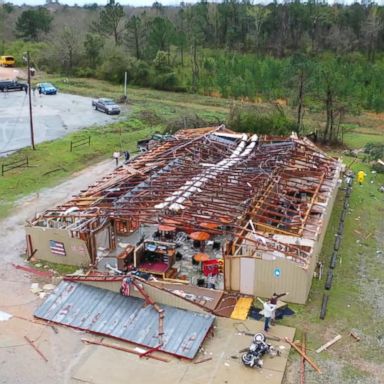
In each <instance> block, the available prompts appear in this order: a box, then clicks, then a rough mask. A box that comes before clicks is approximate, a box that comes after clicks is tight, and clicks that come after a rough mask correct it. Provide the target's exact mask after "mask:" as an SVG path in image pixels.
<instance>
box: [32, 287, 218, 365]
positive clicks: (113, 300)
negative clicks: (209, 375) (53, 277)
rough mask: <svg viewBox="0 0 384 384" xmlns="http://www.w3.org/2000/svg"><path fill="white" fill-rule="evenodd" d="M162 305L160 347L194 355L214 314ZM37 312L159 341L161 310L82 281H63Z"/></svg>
mask: <svg viewBox="0 0 384 384" xmlns="http://www.w3.org/2000/svg"><path fill="white" fill-rule="evenodd" d="M160 307H161V308H162V309H163V310H164V344H163V345H162V346H161V347H160V348H159V351H163V352H167V353H170V354H173V355H176V356H180V357H185V358H188V359H193V358H194V357H195V355H196V353H197V352H198V350H199V348H200V346H201V344H202V342H203V341H204V339H205V337H206V335H207V333H208V331H209V329H210V328H211V326H212V324H213V321H214V319H215V317H214V316H212V315H210V314H205V313H197V312H192V311H186V310H183V309H179V308H173V307H169V306H167V305H160ZM34 315H35V316H36V317H38V318H41V319H44V320H47V321H50V322H55V323H59V324H63V325H67V326H69V327H72V328H76V329H82V330H87V331H90V332H93V333H97V334H100V335H103V336H111V337H114V338H117V339H120V340H124V341H130V342H132V343H134V344H137V345H142V346H145V347H149V348H156V347H158V345H159V338H158V332H159V314H158V312H157V311H156V310H155V309H154V308H153V307H152V306H151V305H147V306H144V300H141V299H138V298H135V297H126V296H122V295H120V294H118V293H115V292H112V291H109V290H105V289H100V288H96V287H92V286H89V285H85V284H81V283H75V282H69V281H63V282H61V283H60V285H58V286H57V288H56V289H55V290H54V292H53V293H52V294H51V295H50V296H49V297H48V298H47V300H45V302H44V303H43V304H42V305H41V306H40V307H39V308H38V309H37V310H36V312H35V314H34Z"/></svg>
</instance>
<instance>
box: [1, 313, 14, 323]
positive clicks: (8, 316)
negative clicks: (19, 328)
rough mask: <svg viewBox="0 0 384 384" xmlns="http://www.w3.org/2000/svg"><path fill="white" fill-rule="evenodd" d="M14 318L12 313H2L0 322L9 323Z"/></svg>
mask: <svg viewBox="0 0 384 384" xmlns="http://www.w3.org/2000/svg"><path fill="white" fill-rule="evenodd" d="M11 317H12V315H11V314H10V313H7V312H3V311H0V321H7V320H9V319H10V318H11Z"/></svg>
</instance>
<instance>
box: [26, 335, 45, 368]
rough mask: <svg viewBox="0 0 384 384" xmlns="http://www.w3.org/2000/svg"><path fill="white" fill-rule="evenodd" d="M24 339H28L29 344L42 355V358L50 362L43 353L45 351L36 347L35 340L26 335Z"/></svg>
mask: <svg viewBox="0 0 384 384" xmlns="http://www.w3.org/2000/svg"><path fill="white" fill-rule="evenodd" d="M24 339H25V340H27V341H28V343H29V345H30V346H31V347H32V348H33V349H34V350H35V351H36V352H37V353H38V354H39V355H40V356H41V358H42V359H43V360H44V361H45V362H46V363H48V359H47V358H46V357H45V356H44V355H43V353H42V352H41V351H40V350H39V349H38V348H37V347H36V345H35V344H34V342H33V341H32V340H31V339H30V338H29V337H28V336H24Z"/></svg>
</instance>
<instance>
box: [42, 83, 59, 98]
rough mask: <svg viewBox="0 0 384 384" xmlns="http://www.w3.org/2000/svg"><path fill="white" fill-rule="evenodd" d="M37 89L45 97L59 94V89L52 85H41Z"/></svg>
mask: <svg viewBox="0 0 384 384" xmlns="http://www.w3.org/2000/svg"><path fill="white" fill-rule="evenodd" d="M37 89H38V90H40V92H41V93H43V94H44V95H56V93H57V88H56V87H54V86H53V85H52V84H51V83H39V84H37Z"/></svg>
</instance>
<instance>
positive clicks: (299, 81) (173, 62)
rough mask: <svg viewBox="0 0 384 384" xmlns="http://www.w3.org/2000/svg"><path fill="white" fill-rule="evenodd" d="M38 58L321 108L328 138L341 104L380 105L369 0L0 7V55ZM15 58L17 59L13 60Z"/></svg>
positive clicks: (62, 69)
mask: <svg viewBox="0 0 384 384" xmlns="http://www.w3.org/2000/svg"><path fill="white" fill-rule="evenodd" d="M26 49H29V50H30V51H31V53H32V55H31V56H32V59H33V62H34V65H35V67H36V68H38V69H41V70H45V71H47V72H55V73H63V74H67V75H75V76H82V77H96V78H100V79H106V80H109V81H112V82H121V81H123V78H124V72H127V74H128V81H129V83H130V84H134V85H139V86H145V87H152V88H156V89H162V90H173V91H179V92H196V93H201V94H206V95H214V96H221V97H230V98H235V99H244V100H249V101H257V100H276V99H284V100H286V101H287V103H289V104H290V105H291V106H294V107H295V108H297V109H298V116H297V129H298V130H300V125H301V119H302V114H303V113H304V110H305V108H311V109H312V110H315V111H316V110H319V111H320V110H324V111H325V112H326V129H325V133H324V135H325V137H324V139H325V140H326V141H334V140H337V136H338V134H337V132H336V131H337V130H335V129H334V126H335V125H337V124H338V122H340V121H341V119H342V117H343V115H344V114H345V113H350V112H356V113H357V112H359V111H360V110H361V109H369V110H373V111H376V112H379V111H383V110H384V101H383V96H382V95H383V94H384V55H383V51H384V7H383V6H380V5H378V4H376V3H374V2H369V1H364V2H361V3H357V2H356V3H353V4H351V5H345V4H329V3H327V2H320V1H315V0H310V1H306V2H301V1H287V2H283V3H281V2H271V3H270V4H266V5H262V4H255V3H253V2H251V1H248V0H242V1H238V0H223V1H221V2H219V3H209V2H207V1H200V2H198V3H195V4H187V3H180V5H179V6H176V7H174V6H172V7H171V6H169V7H168V6H167V7H166V6H163V5H162V4H161V3H159V2H155V3H153V5H152V6H151V7H138V8H134V7H130V6H123V5H121V4H120V3H118V2H115V1H114V0H110V1H109V2H108V3H106V5H105V6H98V5H97V4H89V5H85V6H83V7H79V6H74V7H69V6H67V5H61V4H59V3H58V2H51V1H50V0H48V2H47V4H46V6H45V7H27V6H23V7H17V6H14V5H12V4H11V3H5V4H3V5H2V6H0V54H13V55H14V56H15V57H16V58H19V59H20V58H21V56H22V53H23V52H24V51H25V50H26ZM19 62H20V61H19Z"/></svg>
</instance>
